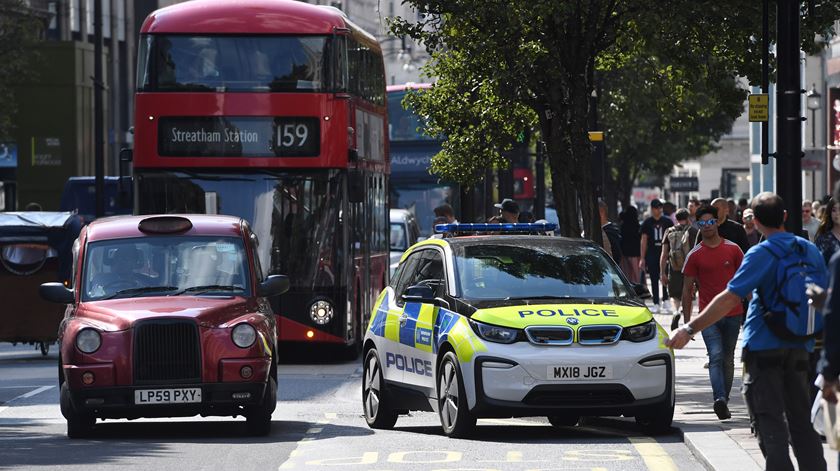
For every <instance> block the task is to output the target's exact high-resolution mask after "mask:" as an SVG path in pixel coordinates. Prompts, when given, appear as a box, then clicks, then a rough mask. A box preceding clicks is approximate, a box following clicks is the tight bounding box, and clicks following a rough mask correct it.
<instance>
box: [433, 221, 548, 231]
mask: <svg viewBox="0 0 840 471" xmlns="http://www.w3.org/2000/svg"><path fill="white" fill-rule="evenodd" d="M555 229H557V224H554V223H553V222H547V223H522V222H518V223H465V224H461V223H459V224H438V225H436V226H435V232H437V233H439V234H442V233H456V232H503V233H504V232H508V233H513V232H515V233H523V232H526V233H527V232H548V231H553V230H555Z"/></svg>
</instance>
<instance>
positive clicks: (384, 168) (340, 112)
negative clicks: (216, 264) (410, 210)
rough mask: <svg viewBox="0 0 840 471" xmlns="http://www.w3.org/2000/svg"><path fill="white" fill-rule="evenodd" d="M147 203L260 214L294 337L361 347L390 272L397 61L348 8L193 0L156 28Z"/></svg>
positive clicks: (141, 109) (265, 252)
mask: <svg viewBox="0 0 840 471" xmlns="http://www.w3.org/2000/svg"><path fill="white" fill-rule="evenodd" d="M134 129H135V148H134V152H133V163H134V177H135V178H134V181H135V200H136V203H135V211H136V212H137V213H138V214H152V213H206V214H231V215H236V216H240V217H242V218H244V219H246V220H247V221H249V222H250V225H251V229H252V231H253V232H254V233H255V234H256V235H257V239H258V242H257V244H258V247H257V253H258V254H259V263H260V264H261V265H262V271H263V273H264V275H269V274H284V275H287V276H289V277H290V279H291V282H292V288H291V289H290V290H289V291H288V292H287V293H286V294H284V295H283V296H282V297H280V298H279V299H275V300H274V301H273V303H274V305H273V306H272V307H273V308H274V311H275V313H277V314H278V315H279V317H280V319H279V322H278V325H279V338H280V340H281V341H309V342H328V343H335V344H346V345H348V346H356V345H357V344H359V343H360V342H361V340H362V338H363V328H364V326H365V325H366V321H367V318H368V316H369V313H370V310H371V306H372V304H373V302H374V300H375V296H376V295H377V294H378V292H379V291H380V290H381V289H382V288H383V287H384V286H385V283H386V281H387V280H386V277H387V272H388V271H387V268H388V240H387V239H388V237H387V234H388V233H387V231H388V213H387V183H388V182H387V179H388V171H389V165H388V158H387V156H388V140H387V129H388V127H387V108H386V94H385V71H384V65H383V61H382V51H381V49H380V47H379V44H378V43H377V42H376V40H375V39H374V38H373V37H372V36H371V35H369V34H367V33H365V32H363V31H362V30H360V29H359V28H358V27H356V26H355V25H353V24H352V23H351V22H349V21H348V19H347V18H346V16H345V15H343V14H342V12H341V11H340V10H337V9H335V8H331V7H323V6H315V5H308V4H306V3H302V2H297V1H292V0H240V1H236V2H224V1H218V0H193V1H190V2H185V3H180V4H176V5H173V6H170V7H167V8H163V9H160V10H157V11H155V12H153V13H152V14H151V15H149V17H148V18H146V21H145V22H144V23H143V27H142V29H141V34H140V40H139V46H138V79H137V94H136V96H135V126H134Z"/></svg>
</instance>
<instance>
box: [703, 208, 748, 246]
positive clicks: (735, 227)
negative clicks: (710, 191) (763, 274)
mask: <svg viewBox="0 0 840 471" xmlns="http://www.w3.org/2000/svg"><path fill="white" fill-rule="evenodd" d="M712 206H714V207H715V208H716V209H717V212H718V217H717V219H718V224H717V226H718V233H719V234H720V236H721V237H723V238H724V239H726V240H728V241H730V242H735V243H736V244H738V247H740V249H741V251H742V252H744V253H747V250H749V249H750V243H749V242H748V241H747V231H745V230H744V226H742V225H740V224H738V223H737V222H735V221H733V220H732V219H730V218H729V216H730V214H729V203H728V202H727V201H726V200H725V199H723V198H715V199H714V200H712ZM698 229H699V228H698ZM697 243H700V236H699V235H698V237H697Z"/></svg>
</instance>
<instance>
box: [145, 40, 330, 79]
mask: <svg viewBox="0 0 840 471" xmlns="http://www.w3.org/2000/svg"><path fill="white" fill-rule="evenodd" d="M150 37H151V38H153V39H151V40H150V39H149V38H150ZM326 43H327V37H325V36H300V37H295V36H220V35H204V36H198V35H145V36H144V37H142V38H141V40H140V51H139V55H140V61H139V64H140V65H142V66H144V68H147V69H148V70H146V71H138V75H139V77H141V78H142V79H143V80H140V81H138V87H139V88H140V90H141V91H207V92H217V91H231V92H261V91H262V92H267V91H271V92H296V91H308V92H320V91H325V88H326V83H325V70H326V67H325V61H326V57H327V56H326V55H325V53H324V50H325V46H326Z"/></svg>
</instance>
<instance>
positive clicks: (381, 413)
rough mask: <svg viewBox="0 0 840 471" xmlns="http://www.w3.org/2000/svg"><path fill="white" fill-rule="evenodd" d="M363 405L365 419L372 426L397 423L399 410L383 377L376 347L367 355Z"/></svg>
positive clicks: (363, 382)
mask: <svg viewBox="0 0 840 471" xmlns="http://www.w3.org/2000/svg"><path fill="white" fill-rule="evenodd" d="M362 406H363V408H364V411H365V421H366V422H367V424H368V426H369V427H370V428H379V429H390V428H393V427H394V424H395V423H397V412H396V411H395V410H394V407H393V405H392V404H391V396H390V395H389V394H388V391H387V387H386V385H385V379H384V378H383V377H382V365H381V363H379V355H377V353H376V349H375V348H371V349H370V350H368V352H367V354H366V355H365V363H364V370H363V373H362Z"/></svg>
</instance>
